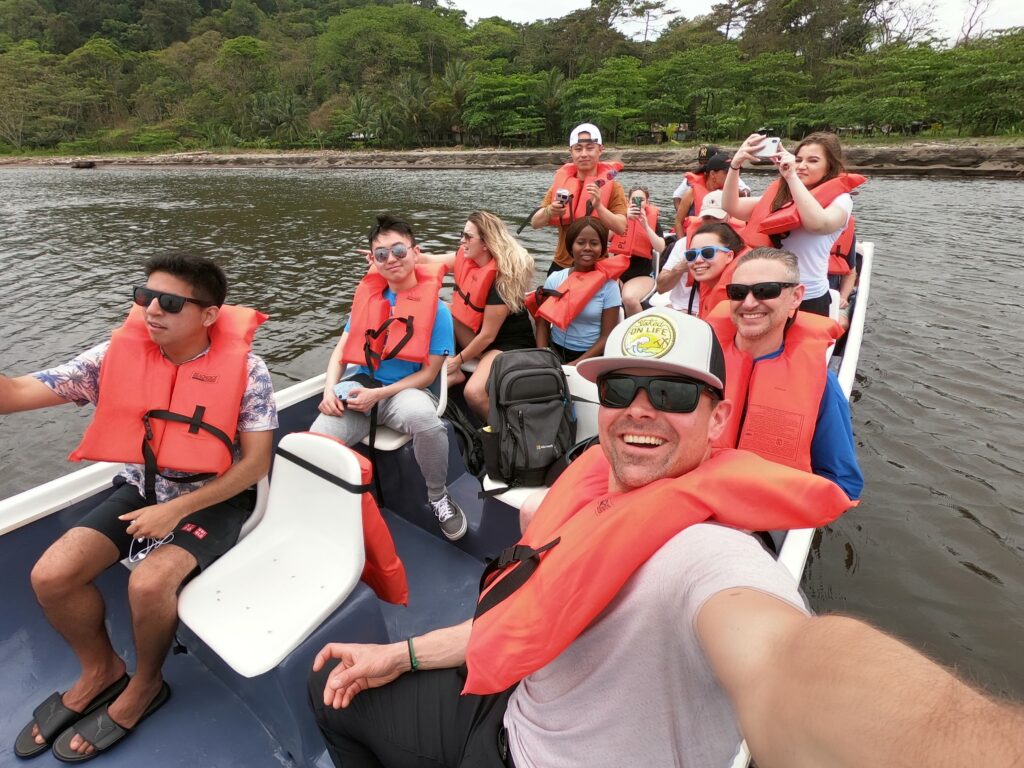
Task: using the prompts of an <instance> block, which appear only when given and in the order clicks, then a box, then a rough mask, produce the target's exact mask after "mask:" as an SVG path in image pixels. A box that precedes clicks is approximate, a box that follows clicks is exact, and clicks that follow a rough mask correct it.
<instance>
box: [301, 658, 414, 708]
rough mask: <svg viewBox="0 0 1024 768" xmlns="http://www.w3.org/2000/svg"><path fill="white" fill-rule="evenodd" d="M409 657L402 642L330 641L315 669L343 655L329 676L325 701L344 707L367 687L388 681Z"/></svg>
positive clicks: (315, 662) (403, 667)
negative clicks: (384, 643)
mask: <svg viewBox="0 0 1024 768" xmlns="http://www.w3.org/2000/svg"><path fill="white" fill-rule="evenodd" d="M408 658H409V655H408V651H406V650H405V648H404V645H403V644H401V643H396V644H392V645H360V644H355V643H328V644H327V645H325V646H324V647H323V649H322V650H321V651H320V653H318V654H317V655H316V659H314V660H313V671H314V672H319V671H320V670H321V669H323V668H324V665H325V664H327V662H328V661H330V660H331V659H340V662H339V664H338V666H336V667H335V668H334V669H333V670H331V673H330V674H329V675H328V676H327V683H326V685H324V705H325V706H328V707H332V708H334V709H344V708H345V707H347V706H348V705H349V704H351V703H352V699H354V698H355V697H356V696H357V695H358V694H360V693H362V692H363V691H365V690H367V689H369V688H379V687H381V686H382V685H387V684H388V683H390V682H391V681H392V680H394V679H395V678H396V677H398V676H399V675H400V674H402V672H404V671H405V669H406V665H407V664H408Z"/></svg>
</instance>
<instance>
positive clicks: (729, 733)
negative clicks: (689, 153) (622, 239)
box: [309, 309, 1024, 768]
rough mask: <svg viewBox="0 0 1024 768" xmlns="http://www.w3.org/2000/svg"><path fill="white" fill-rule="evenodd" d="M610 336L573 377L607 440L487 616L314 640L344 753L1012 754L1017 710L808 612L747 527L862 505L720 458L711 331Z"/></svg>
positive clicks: (719, 378) (551, 511) (795, 475)
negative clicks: (385, 636)
mask: <svg viewBox="0 0 1024 768" xmlns="http://www.w3.org/2000/svg"><path fill="white" fill-rule="evenodd" d="M605 349H606V354H607V355H608V357H606V358H603V359H601V358H593V359H589V360H586V361H583V362H581V363H580V365H579V366H578V368H577V370H578V371H579V372H580V374H581V375H583V376H584V377H586V378H588V379H590V380H593V381H595V382H596V383H597V385H598V393H599V399H600V403H601V409H600V413H599V416H598V425H599V434H600V438H601V444H600V446H595V447H593V448H591V449H590V450H588V451H586V452H584V453H583V454H582V455H581V456H580V457H579V458H578V459H577V460H576V461H575V462H573V463H572V464H570V465H569V467H568V469H566V471H565V473H564V474H563V475H562V476H561V477H560V478H559V479H558V480H557V481H556V482H555V484H554V485H553V486H552V488H551V490H550V492H549V494H548V497H547V498H546V499H545V501H544V502H543V503H542V504H541V507H540V509H539V510H538V511H537V514H536V516H535V517H534V519H533V521H532V522H531V523H530V525H529V526H528V527H527V529H526V530H525V531H524V533H523V537H522V539H521V540H520V542H519V543H518V544H517V545H516V546H515V547H511V548H509V549H507V550H506V551H505V552H503V553H502V555H501V557H499V558H498V559H497V560H496V561H494V565H493V567H489V569H488V572H487V575H486V576H485V579H486V584H487V586H486V587H485V588H484V591H483V593H482V596H481V600H480V603H479V605H478V607H477V611H476V616H475V618H474V619H472V620H467V621H465V622H463V623H462V624H459V625H457V626H453V627H447V628H444V629H438V630H434V631H432V632H428V633H427V634H424V635H419V636H416V637H411V638H408V639H403V640H398V641H397V642H395V643H391V644H388V645H365V644H358V643H331V644H329V645H327V646H326V647H325V648H324V649H323V650H322V651H321V652H320V654H319V656H318V657H317V659H316V662H315V663H314V674H313V676H312V677H311V678H310V681H309V693H310V701H311V703H312V706H313V710H314V714H315V715H316V719H317V724H318V725H319V726H320V729H321V731H322V732H323V734H324V737H325V740H326V743H327V749H328V752H329V753H330V755H331V757H332V759H333V760H334V763H335V765H338V766H345V767H346V768H348V767H349V766H353V765H360V766H361V765H367V766H369V765H387V766H389V767H390V768H404V767H405V766H408V767H409V768H412V767H413V766H419V765H427V764H430V765H467V766H468V765H472V766H479V767H480V768H510V766H519V768H526V767H527V766H566V767H567V768H575V767H577V766H579V767H582V766H622V765H644V766H646V765H652V766H653V765H657V766H662V765H682V764H685V765H693V766H724V765H730V764H731V763H732V761H733V757H734V755H735V754H736V751H737V747H738V745H739V743H740V740H741V738H742V737H743V736H745V737H746V738H747V741H748V743H749V745H750V747H751V750H752V752H753V754H754V757H755V759H756V760H757V762H758V764H759V765H763V766H768V767H770V766H791V765H895V764H898V763H901V762H905V759H906V756H907V755H913V756H914V759H915V760H924V761H926V762H929V763H930V762H941V763H942V764H943V765H1005V766H1009V765H1011V764H1013V761H1014V759H1015V757H1019V755H1020V752H1019V746H1020V744H1019V739H1018V738H1017V735H1018V734H1019V733H1020V732H1021V729H1022V728H1024V714H1022V713H1021V712H1020V711H1019V710H1018V709H1017V708H1016V707H1015V706H1013V705H1010V704H1008V703H1005V702H996V701H991V700H989V699H986V698H985V697H983V696H982V695H980V694H978V693H977V692H975V691H973V690H971V689H970V688H968V687H967V686H966V685H964V684H963V683H961V682H960V681H958V680H956V679H955V678H954V677H953V676H952V675H950V674H949V673H948V672H946V671H945V670H943V669H942V668H940V667H938V666H937V665H935V664H934V663H932V662H930V661H928V660H927V659H925V658H924V657H922V656H920V655H919V654H917V653H915V652H914V651H912V650H911V649H909V648H907V647H906V646H905V645H902V644H900V643H899V642H898V641H896V640H893V639H892V638H889V637H887V636H886V635H883V634H882V633H881V632H878V631H877V630H874V629H872V628H870V627H868V626H866V625H864V624H862V623H860V622H858V621H855V620H853V619H847V618H842V617H823V618H812V617H811V616H810V614H809V611H808V610H807V607H806V605H805V603H804V601H803V598H802V597H801V595H800V592H799V590H798V588H797V585H796V583H795V582H794V580H793V579H792V577H791V576H789V574H788V571H786V570H785V569H784V568H783V567H782V566H781V565H780V564H779V563H777V562H776V561H775V560H774V559H773V558H772V557H771V556H770V555H769V554H768V553H767V552H766V551H765V550H764V549H763V548H762V547H761V546H760V544H759V543H758V541H757V540H756V539H755V538H754V537H752V536H750V535H749V534H747V533H745V532H744V528H750V527H755V526H756V525H758V524H760V523H762V522H763V523H765V524H766V525H772V524H773V523H775V522H780V521H782V522H784V523H785V525H788V526H791V527H792V526H794V525H802V524H807V525H811V526H816V525H819V524H821V522H822V521H824V520H828V519H830V518H833V517H834V516H836V515H838V514H840V513H841V512H842V510H843V509H845V508H846V506H847V505H848V504H849V500H848V499H847V498H846V497H845V495H844V494H843V493H842V491H841V490H839V488H838V486H836V485H834V484H833V483H831V482H830V481H828V480H825V479H824V478H820V477H817V476H815V475H812V474H810V473H808V472H800V471H799V470H794V469H792V468H790V467H784V466H781V465H778V464H775V463H772V462H768V461H765V460H763V459H760V458H759V457H757V456H755V455H754V454H750V453H747V452H746V451H734V450H729V451H723V452H721V453H718V454H714V455H713V453H712V449H711V441H712V440H713V439H714V437H715V436H716V435H718V434H719V433H720V432H721V430H722V428H723V424H724V419H725V418H726V417H727V416H728V413H729V410H730V407H731V406H730V404H729V402H728V401H727V400H725V401H724V400H722V399H721V393H722V391H723V389H724V386H725V383H726V382H725V381H724V380H723V378H724V374H725V368H724V362H723V359H722V350H721V348H720V347H719V345H718V341H717V340H716V338H715V336H714V334H713V333H712V331H711V328H710V327H709V326H708V325H707V324H706V323H705V322H703V321H702V320H699V319H697V318H695V317H692V316H689V315H683V314H681V313H679V312H675V311H672V310H664V309H653V310H648V311H646V312H642V313H640V314H639V315H635V316H634V317H631V318H629V319H627V320H625V321H624V322H622V323H620V324H619V325H618V326H617V327H616V328H615V330H614V331H613V333H612V334H611V335H610V336H609V339H608V344H607V345H606V348H605ZM769 521H770V522H769ZM744 522H746V524H747V525H746V526H745V525H744V524H743V523H744ZM333 660H340V662H339V663H336V664H335V663H333ZM463 665H464V666H463ZM460 693H462V694H464V695H461V696H460ZM741 722H742V724H743V732H742V736H741V733H740V727H739V726H740V723H741Z"/></svg>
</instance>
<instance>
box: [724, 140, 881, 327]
mask: <svg viewBox="0 0 1024 768" xmlns="http://www.w3.org/2000/svg"><path fill="white" fill-rule="evenodd" d="M766 141H767V137H766V136H764V135H762V134H759V133H755V134H751V135H750V136H748V137H747V140H746V141H744V142H743V145H742V146H741V147H740V148H739V149H738V150H737V151H736V154H735V155H734V156H733V158H732V162H731V163H730V164H729V174H728V176H726V179H725V187H724V197H723V200H722V204H723V207H724V208H725V210H727V211H728V212H729V213H730V214H731V215H733V216H735V217H736V218H738V219H742V220H743V221H746V222H747V225H746V226H745V227H744V229H743V231H742V232H741V234H742V236H743V239H744V241H746V243H747V245H749V246H751V247H752V248H753V247H759V246H772V247H775V248H784V249H785V250H787V251H790V252H792V253H795V254H796V256H797V259H798V260H799V263H800V280H801V282H802V283H803V285H804V287H805V288H806V294H805V298H804V301H803V303H802V304H801V305H800V309H802V310H804V311H805V312H813V313H815V314H819V315H828V313H829V305H830V303H831V299H830V297H829V292H828V291H829V283H828V263H829V254H830V252H831V250H832V246H833V244H834V243H835V242H836V240H838V239H839V237H840V235H842V233H843V231H844V230H845V229H846V227H847V224H848V222H849V219H850V214H851V213H852V211H853V198H852V197H850V194H849V193H850V191H851V190H853V189H854V188H856V187H857V186H859V185H860V184H863V183H864V181H866V179H865V178H864V177H863V176H859V175H857V174H848V173H846V170H845V168H844V166H843V150H842V147H841V146H840V144H839V139H838V138H837V137H836V136H835V134H832V133H824V132H822V133H812V134H811V135H810V136H808V137H807V138H805V139H804V140H803V141H801V142H800V143H799V144H798V145H797V147H796V149H795V150H794V151H793V154H790V153H789V152H788V151H786V150H785V149H784V148H783V147H782V145H781V144H780V145H779V147H778V150H777V151H776V153H775V154H773V155H771V156H770V157H768V158H767V159H769V160H771V162H773V163H774V164H775V165H776V167H777V168H778V169H779V178H778V179H776V180H775V181H773V182H772V183H771V184H770V185H769V186H768V189H766V190H765V192H764V194H763V195H760V196H758V197H748V198H740V196H739V181H740V168H741V167H742V165H743V163H744V162H746V161H756V160H758V159H764V158H763V157H762V154H761V152H762V150H763V148H764V147H765V142H766Z"/></svg>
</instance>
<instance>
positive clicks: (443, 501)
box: [430, 493, 469, 541]
mask: <svg viewBox="0 0 1024 768" xmlns="http://www.w3.org/2000/svg"><path fill="white" fill-rule="evenodd" d="M430 506H431V508H432V509H433V510H434V515H435V516H436V517H437V523H438V525H440V526H441V533H443V534H444V535H445V538H446V539H448V540H449V541H456V540H457V539H461V538H462V537H463V536H465V535H466V529H467V528H469V521H468V520H466V515H465V514H463V512H462V510H461V509H459V505H458V504H456V503H455V500H454V499H453V498H452V497H451V496H449V495H448V494H447V493H445V495H444V496H442V497H441V498H440V499H438V500H437V501H432V502H430Z"/></svg>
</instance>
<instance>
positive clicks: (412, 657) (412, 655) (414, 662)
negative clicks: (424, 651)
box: [405, 636, 420, 672]
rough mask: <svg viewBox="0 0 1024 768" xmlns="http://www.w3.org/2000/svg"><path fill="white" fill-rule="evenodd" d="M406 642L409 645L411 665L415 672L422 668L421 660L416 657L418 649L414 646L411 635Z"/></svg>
mask: <svg viewBox="0 0 1024 768" xmlns="http://www.w3.org/2000/svg"><path fill="white" fill-rule="evenodd" d="M405 643H406V645H408V646H409V667H410V669H411V670H412V671H413V672H415V671H416V670H418V669H419V668H420V662H419V659H417V658H416V649H415V648H413V647H412V637H411V636H410V637H409V638H408V639H407V640H406V641H405Z"/></svg>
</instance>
